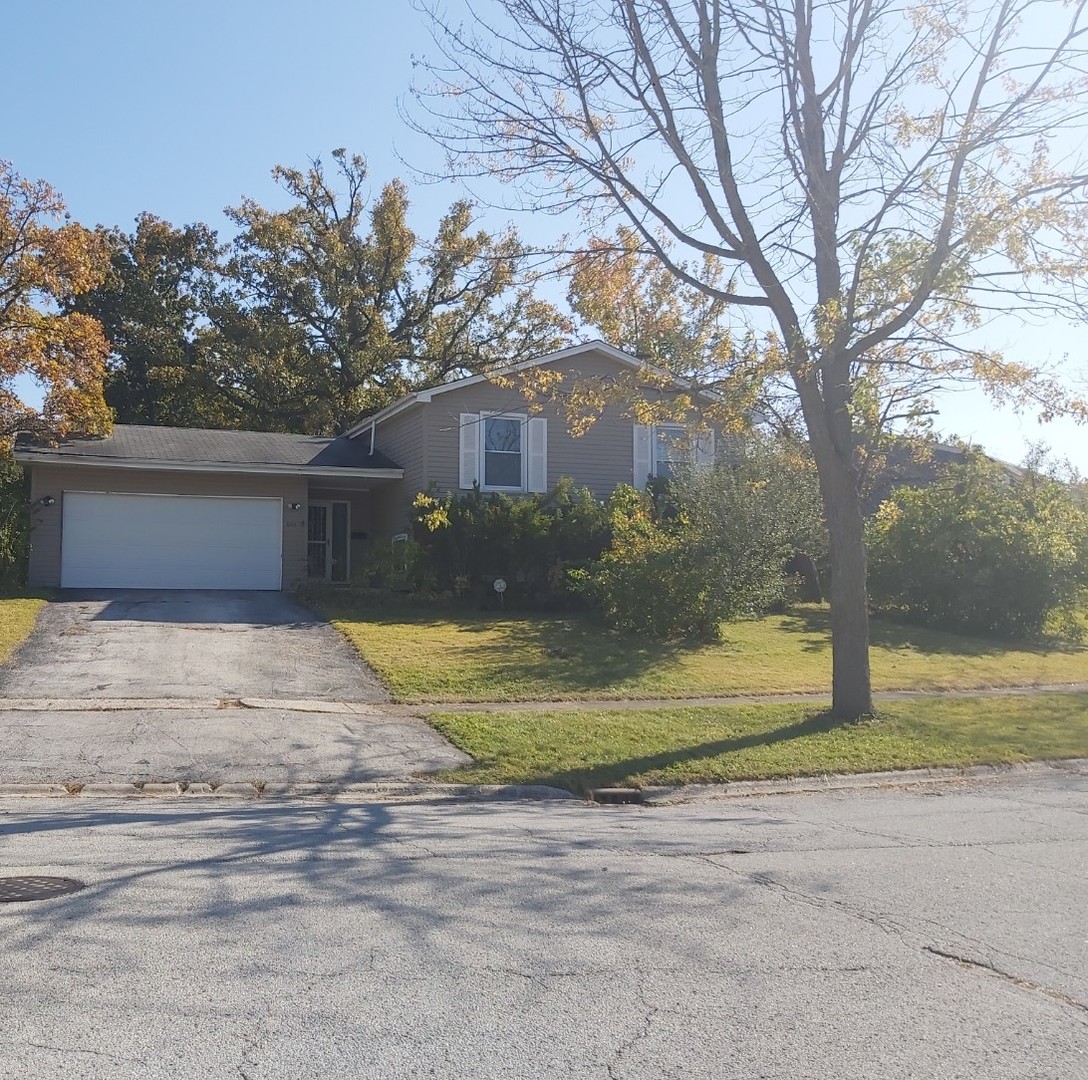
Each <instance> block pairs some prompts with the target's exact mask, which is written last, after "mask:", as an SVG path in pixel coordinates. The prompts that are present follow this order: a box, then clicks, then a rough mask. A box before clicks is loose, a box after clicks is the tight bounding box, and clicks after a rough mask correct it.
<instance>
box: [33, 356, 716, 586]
mask: <svg viewBox="0 0 1088 1080" xmlns="http://www.w3.org/2000/svg"><path fill="white" fill-rule="evenodd" d="M540 367H547V368H549V369H551V371H552V372H553V373H554V374H553V376H552V378H553V380H554V381H553V387H552V392H551V393H549V394H548V400H547V401H546V402H545V401H541V402H540V403H539V407H538V408H533V409H530V401H529V400H528V399H527V398H526V396H525V393H524V392H523V390H522V389H520V388H519V387H518V386H517V385H515V383H514V382H512V381H510V380H509V379H507V378H503V379H500V380H499V381H495V379H496V376H495V375H487V376H485V375H476V376H472V377H469V378H465V379H460V380H457V381H455V382H450V383H445V384H442V385H440V386H436V387H433V388H431V389H429V390H421V391H419V392H417V393H414V394H410V395H408V396H407V397H404V398H402V399H401V400H399V401H397V402H395V403H394V404H392V405H390V406H389V407H388V408H386V409H383V410H382V411H381V412H378V413H375V414H374V415H373V416H369V417H367V418H365V419H364V420H362V421H360V422H359V423H358V424H356V425H355V426H354V427H352V428H350V429H349V430H348V431H347V432H345V433H344V434H343V435H340V436H337V437H336V438H317V437H312V436H307V435H284V434H275V433H264V432H252V431H209V430H201V429H189V428H157V427H139V426H130V425H117V426H116V427H115V428H114V430H113V433H112V435H110V436H108V437H106V438H101V439H87V438H78V439H69V440H66V441H63V442H61V443H60V444H59V445H56V446H43V445H37V444H35V443H33V442H31V441H27V440H22V439H20V440H18V441H17V443H16V449H15V457H16V460H18V461H19V462H20V463H22V465H23V466H24V467H25V468H27V469H29V470H30V475H31V495H30V498H31V529H32V531H31V554H30V568H29V581H30V583H31V584H32V585H42V586H60V587H62V588H147V589H292V588H296V587H298V586H299V585H301V584H303V583H304V582H305V581H307V580H323V581H333V582H336V581H346V580H348V579H349V578H350V576H351V568H352V565H353V563H357V562H359V560H360V559H361V558H362V556H363V555H364V553H365V548H366V545H368V544H370V543H374V542H388V541H389V540H390V538H391V537H393V536H395V535H396V534H398V533H402V532H404V531H406V530H407V528H408V525H409V521H410V519H411V514H412V502H413V500H414V499H415V496H416V495H417V493H419V492H421V491H428V492H431V493H434V494H436V495H442V494H445V493H446V492H449V491H458V490H461V491H466V490H471V489H472V488H473V487H474V486H476V485H477V484H478V485H479V486H480V488H481V490H483V491H484V492H504V493H509V494H518V493H534V492H546V491H548V490H550V488H551V487H554V486H555V482H556V481H557V480H558V479H559V478H560V477H570V478H571V479H572V480H573V481H574V482H575V484H577V485H578V486H580V487H587V488H589V489H590V490H591V491H593V492H594V493H595V494H597V495H599V496H602V497H604V496H607V495H608V494H609V493H611V492H612V491H613V490H614V489H615V488H616V487H617V486H618V485H620V484H632V485H634V486H635V487H644V486H645V484H646V483H647V481H648V480H649V478H650V477H651V476H666V475H668V474H669V472H670V470H671V469H672V468H673V467H675V465H676V463H677V462H679V461H682V460H684V461H686V460H690V459H691V457H694V458H695V459H696V460H698V461H703V462H706V461H709V460H712V459H713V456H714V440H713V434H712V433H710V432H705V433H702V434H699V435H698V436H696V437H692V435H691V433H689V432H687V431H685V429H684V428H683V427H682V426H681V425H680V424H674V423H669V424H657V425H644V424H636V423H634V422H633V421H632V420H631V419H630V417H627V416H625V415H624V409H623V408H622V407H621V405H619V404H610V405H607V406H605V407H604V409H603V411H602V412H601V415H600V416H599V418H598V419H597V420H596V422H595V423H593V424H592V425H591V426H590V427H589V429H588V430H587V431H586V433H585V434H582V435H580V436H575V435H572V434H571V433H570V431H569V430H568V422H567V418H566V417H565V416H564V415H562V412H561V410H560V408H559V406H557V405H555V404H553V403H552V401H553V399H554V398H556V397H557V396H560V397H561V395H562V392H563V389H564V388H565V387H573V386H574V384H575V383H576V382H582V383H584V382H585V381H586V380H598V381H600V382H601V383H602V384H604V383H607V382H608V381H609V380H611V379H614V378H616V377H617V376H619V375H621V374H622V375H623V376H624V377H627V378H630V376H631V375H632V373H637V372H638V371H640V370H642V368H643V365H642V364H641V362H640V361H639V360H638V359H636V358H635V357H633V356H630V355H629V354H627V353H624V352H621V351H620V350H618V349H615V348H613V347H611V346H609V345H606V344H605V343H603V342H590V343H588V344H585V345H577V346H574V347H572V348H569V349H564V350H561V351H559V352H556V353H551V354H549V355H547V356H544V357H541V358H539V359H538V360H534V361H529V362H527V363H525V364H521V365H518V366H517V367H516V368H512V369H509V370H508V371H507V372H504V373H502V374H503V375H505V376H510V377H514V378H516V376H518V375H519V373H521V372H524V371H526V370H528V369H531V368H540ZM556 390H558V391H559V394H558V395H557V394H556V392H555V391H556ZM654 392H657V391H654Z"/></svg>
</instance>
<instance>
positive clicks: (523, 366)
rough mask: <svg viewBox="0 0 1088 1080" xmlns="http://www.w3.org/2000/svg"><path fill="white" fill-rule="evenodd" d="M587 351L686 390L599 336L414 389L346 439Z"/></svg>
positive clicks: (352, 429)
mask: <svg viewBox="0 0 1088 1080" xmlns="http://www.w3.org/2000/svg"><path fill="white" fill-rule="evenodd" d="M588 354H594V355H597V356H603V357H605V358H606V359H609V360H613V361H615V362H616V363H617V364H619V365H621V366H623V367H626V368H630V369H632V370H635V371H650V372H653V373H655V374H658V375H662V376H664V377H666V378H669V379H672V380H673V381H675V382H676V383H677V384H678V385H680V386H683V387H684V388H685V389H687V384H686V383H684V382H683V380H682V379H679V378H677V377H676V376H674V375H672V374H671V373H669V372H666V371H663V370H662V369H660V368H655V367H653V366H652V365H650V364H646V363H644V362H643V361H641V360H640V359H639V358H638V357H637V356H634V355H632V354H631V353H628V352H624V351H623V350H622V349H617V348H616V347H615V346H614V345H609V344H608V342H607V341H601V340H599V339H598V340H595V341H585V342H582V343H581V344H579V345H571V346H570V347H569V348H566V349H559V350H558V351H556V352H551V353H546V354H545V355H544V356H538V357H536V358H535V359H533V360H523V361H522V362H521V363H520V364H511V365H510V366H508V367H504V368H496V369H495V370H494V371H489V372H487V373H486V374H483V375H468V376H466V377H465V378H463V379H455V380H454V381H453V382H448V383H440V384H439V385H438V386H432V387H430V388H429V389H427V390H417V391H416V392H415V393H414V394H408V395H406V396H405V397H402V398H400V399H399V400H398V401H395V402H393V404H392V405H388V406H386V407H385V408H384V409H382V410H381V411H380V412H376V413H373V414H372V415H370V416H367V417H364V418H363V419H362V420H360V421H359V422H358V423H357V424H354V425H353V426H352V427H350V428H348V430H347V431H346V432H345V433H344V434H345V435H347V436H348V438H352V439H354V438H355V437H356V436H358V435H361V434H362V433H363V432H364V431H370V430H371V428H372V427H373V426H374V425H376V424H380V423H381V422H382V421H383V420H388V419H390V418H391V417H393V416H396V415H397V414H398V413H401V412H404V410H405V409H410V408H411V407H412V406H413V405H420V404H426V403H427V402H429V401H431V400H433V399H434V398H435V397H437V396H438V395H439V394H446V393H449V392H450V391H451V390H461V389H463V388H464V387H466V386H475V385H478V384H479V383H483V382H488V381H490V380H491V379H493V378H494V377H495V376H506V375H515V374H517V373H518V372H519V371H528V370H529V369H530V368H534V367H543V366H545V365H547V364H557V363H561V362H563V361H564V360H570V359H572V358H574V357H577V356H585V355H588Z"/></svg>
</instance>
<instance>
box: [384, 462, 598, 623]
mask: <svg viewBox="0 0 1088 1080" xmlns="http://www.w3.org/2000/svg"><path fill="white" fill-rule="evenodd" d="M415 509H416V513H415V519H414V521H413V524H412V540H411V541H409V546H408V547H406V548H405V551H406V552H407V555H405V554H402V553H398V551H397V548H399V547H404V545H394V549H393V552H392V553H391V555H390V557H389V558H390V559H392V560H394V561H395V560H396V559H398V558H404V559H406V566H407V570H408V574H407V579H408V580H407V582H406V584H407V586H408V587H410V588H411V590H412V591H414V592H417V593H420V594H427V593H432V592H433V593H438V594H439V595H444V596H449V597H452V598H457V597H460V598H464V599H465V600H466V601H469V602H473V603H478V604H485V605H486V604H498V603H500V602H501V603H502V604H504V605H507V606H514V607H535V608H558V607H564V606H571V605H572V604H574V603H576V602H577V601H578V599H579V597H578V594H577V593H576V592H575V591H574V590H573V589H572V588H571V586H570V577H569V571H571V570H576V569H578V568H579V567H583V566H585V565H587V564H588V563H589V562H591V561H592V560H593V559H595V558H598V557H599V556H600V554H601V552H602V551H604V549H605V548H606V547H607V545H608V540H609V514H608V510H607V508H606V507H605V505H604V504H603V503H602V502H601V501H600V500H598V499H596V498H595V497H594V496H593V494H592V493H591V492H590V491H588V490H586V489H584V488H575V487H574V485H573V484H572V483H571V481H570V480H567V479H562V480H560V481H559V483H558V484H557V485H556V487H555V488H554V490H552V491H551V492H549V493H548V494H546V495H530V496H510V495H503V494H486V495H485V494H484V493H483V492H481V491H480V490H479V488H478V487H477V488H474V489H473V490H472V491H471V492H464V493H454V492H451V493H449V494H447V495H445V496H444V497H442V498H440V499H438V498H435V497H433V496H430V495H426V494H420V495H418V496H417V497H416V502H415ZM386 561H388V560H386ZM377 569H378V571H379V576H380V577H382V578H383V579H386V578H387V573H386V571H385V568H384V567H378V568H377ZM500 577H501V578H503V579H505V580H506V582H507V591H506V593H505V595H504V598H503V600H502V601H499V600H498V597H497V596H496V594H495V592H494V590H493V588H492V586H493V583H494V581H495V579H496V578H500Z"/></svg>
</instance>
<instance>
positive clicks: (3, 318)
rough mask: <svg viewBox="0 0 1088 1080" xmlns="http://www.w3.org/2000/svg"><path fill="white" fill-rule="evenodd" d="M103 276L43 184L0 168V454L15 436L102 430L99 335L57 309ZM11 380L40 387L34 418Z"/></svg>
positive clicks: (101, 254) (100, 252)
mask: <svg viewBox="0 0 1088 1080" xmlns="http://www.w3.org/2000/svg"><path fill="white" fill-rule="evenodd" d="M106 269H107V259H106V248H105V244H104V242H103V239H102V237H100V236H98V235H96V234H95V233H93V232H91V231H90V230H88V229H85V228H84V227H83V226H82V225H78V224H76V223H75V222H73V221H71V220H70V219H69V218H68V216H67V213H66V211H65V204H64V200H63V199H62V198H61V197H60V196H59V195H58V194H57V193H56V191H54V190H53V188H52V187H50V185H49V184H47V183H46V182H45V181H44V180H36V181H31V180H26V179H24V178H23V177H21V176H20V175H19V174H18V173H17V172H16V171H15V169H14V168H13V167H12V165H11V164H10V163H9V162H6V161H0V450H2V449H3V448H4V447H5V445H7V444H9V443H10V439H11V437H12V436H13V435H14V433H15V432H16V431H19V430H29V431H34V432H37V433H38V434H40V435H42V436H45V437H54V436H58V435H64V434H67V433H68V432H70V431H78V432H85V433H89V434H100V433H103V432H106V431H108V430H109V427H110V413H109V410H108V409H107V408H106V403H105V401H104V399H103V396H102V380H103V376H104V374H105V361H106V340H105V338H104V337H103V336H102V327H101V326H100V325H99V323H98V322H97V321H96V320H95V319H93V318H91V317H90V316H88V315H83V314H78V313H67V312H65V311H64V310H62V309H64V308H65V307H66V305H68V304H69V303H70V302H71V300H72V299H73V298H74V297H76V296H79V295H80V294H82V293H85V292H87V291H88V290H89V289H93V288H94V287H95V286H96V285H98V284H99V283H100V282H101V281H102V279H103V277H104V275H105V273H106ZM19 376H29V377H31V378H32V379H34V380H36V381H37V383H38V384H39V385H40V386H41V387H42V388H43V389H44V391H45V400H44V402H43V404H42V407H41V409H40V410H39V409H35V408H33V407H31V406H30V405H28V404H27V403H26V402H25V401H23V400H22V397H21V396H20V394H19V393H18V392H17V390H16V387H15V379H16V378H17V377H19Z"/></svg>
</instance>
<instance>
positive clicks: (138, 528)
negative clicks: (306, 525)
mask: <svg viewBox="0 0 1088 1080" xmlns="http://www.w3.org/2000/svg"><path fill="white" fill-rule="evenodd" d="M61 521H62V524H61V555H60V583H61V585H62V586H63V587H65V588H68V589H88V588H98V589H278V588H279V587H280V562H281V558H280V556H281V550H282V539H283V531H282V530H283V504H282V503H281V501H280V500H279V499H234V498H224V499H220V498H211V497H205V496H191V495H121V494H112V493H111V494H102V493H100V492H83V491H66V492H65V493H64V512H63V516H62V519H61Z"/></svg>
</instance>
